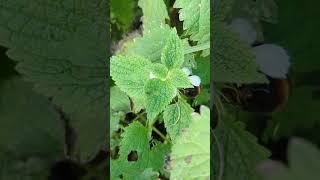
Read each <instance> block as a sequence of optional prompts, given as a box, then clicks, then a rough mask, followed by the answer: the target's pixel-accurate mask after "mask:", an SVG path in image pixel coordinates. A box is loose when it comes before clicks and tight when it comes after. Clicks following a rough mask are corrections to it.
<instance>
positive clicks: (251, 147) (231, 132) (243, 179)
mask: <svg viewBox="0 0 320 180" xmlns="http://www.w3.org/2000/svg"><path fill="white" fill-rule="evenodd" d="M214 133H215V135H216V136H217V139H218V142H215V144H214V157H215V158H214V160H215V163H214V165H213V166H214V170H215V171H214V173H213V175H214V178H217V177H218V176H219V175H221V174H219V171H218V169H219V168H223V169H224V171H223V172H224V173H223V174H222V178H223V179H225V180H234V179H239V180H249V179H250V180H258V179H259V174H258V172H257V171H256V167H257V165H258V164H259V163H261V162H262V161H264V160H266V159H267V158H268V156H269V152H268V151H267V150H266V149H265V148H264V147H262V146H260V145H259V144H258V143H257V138H256V137H255V136H253V135H252V134H250V133H249V132H247V131H245V129H244V124H243V123H241V122H240V121H234V120H233V118H232V116H231V115H225V116H224V117H223V121H219V124H218V126H217V128H216V129H215V131H214ZM218 146H219V147H220V149H219V148H218ZM218 150H220V151H221V152H223V156H222V157H220V158H218V157H219V152H218ZM221 161H223V162H221ZM220 165H224V166H223V167H221V166H220Z"/></svg>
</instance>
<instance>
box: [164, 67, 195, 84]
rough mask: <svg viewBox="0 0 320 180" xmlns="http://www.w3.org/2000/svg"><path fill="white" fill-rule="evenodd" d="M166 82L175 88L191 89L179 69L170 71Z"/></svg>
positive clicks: (185, 76)
mask: <svg viewBox="0 0 320 180" xmlns="http://www.w3.org/2000/svg"><path fill="white" fill-rule="evenodd" d="M168 81H169V83H170V84H172V85H173V86H175V87H176V88H192V87H193V86H192V84H191V82H190V79H189V77H188V75H186V73H184V72H183V71H182V70H181V69H177V68H174V69H171V70H170V71H169V74H168Z"/></svg>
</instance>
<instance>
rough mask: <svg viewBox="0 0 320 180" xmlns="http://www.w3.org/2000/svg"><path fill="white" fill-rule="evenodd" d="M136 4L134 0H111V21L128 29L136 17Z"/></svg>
mask: <svg viewBox="0 0 320 180" xmlns="http://www.w3.org/2000/svg"><path fill="white" fill-rule="evenodd" d="M134 6H135V4H134V1H132V0H110V12H111V13H110V16H111V21H112V22H114V23H116V24H117V25H118V26H120V27H121V28H122V29H124V30H125V31H126V30H127V29H128V28H129V27H130V25H131V23H132V21H133V19H134V11H133V10H134Z"/></svg>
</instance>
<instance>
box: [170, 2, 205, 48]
mask: <svg viewBox="0 0 320 180" xmlns="http://www.w3.org/2000/svg"><path fill="white" fill-rule="evenodd" d="M174 7H175V8H180V11H179V17H180V20H181V21H183V29H184V30H186V32H185V33H186V34H187V35H190V39H191V40H193V41H198V42H199V43H205V42H209V41H210V1H209V0H193V1H188V0H177V1H176V2H175V4H174Z"/></svg>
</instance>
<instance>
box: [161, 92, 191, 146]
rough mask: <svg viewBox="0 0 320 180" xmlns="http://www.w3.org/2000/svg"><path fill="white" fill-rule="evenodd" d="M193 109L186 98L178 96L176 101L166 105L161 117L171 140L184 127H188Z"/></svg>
mask: <svg viewBox="0 0 320 180" xmlns="http://www.w3.org/2000/svg"><path fill="white" fill-rule="evenodd" d="M192 112H193V109H192V108H191V107H190V105H189V104H188V103H187V102H186V100H184V99H182V98H179V100H178V102H177V103H175V104H172V105H170V106H168V107H167V108H166V109H165V111H164V113H163V119H164V123H165V127H166V130H167V132H168V134H169V135H170V137H171V139H172V141H173V142H176V138H177V137H179V135H180V134H181V131H182V130H183V129H184V128H187V127H189V124H190V123H191V120H192V116H191V114H192Z"/></svg>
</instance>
